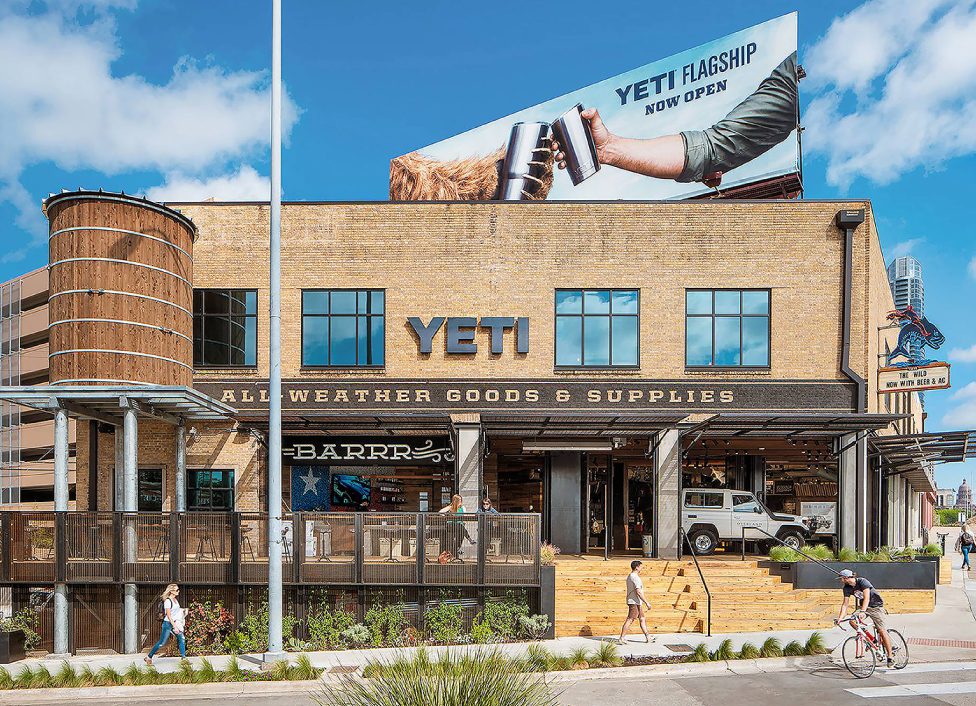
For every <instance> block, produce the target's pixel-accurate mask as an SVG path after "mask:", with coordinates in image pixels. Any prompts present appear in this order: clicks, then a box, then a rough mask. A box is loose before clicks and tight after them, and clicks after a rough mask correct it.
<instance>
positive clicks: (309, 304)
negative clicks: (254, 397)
mask: <svg viewBox="0 0 976 706" xmlns="http://www.w3.org/2000/svg"><path fill="white" fill-rule="evenodd" d="M384 299H385V297H384V292H383V290H381V289H315V290H312V289H310V290H305V291H304V292H302V365H329V366H340V367H348V366H368V365H375V366H380V365H383V362H384V348H385V321H384V318H385V317H384V312H385V306H384V305H385V301H384Z"/></svg>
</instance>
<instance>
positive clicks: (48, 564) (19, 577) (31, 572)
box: [10, 512, 55, 582]
mask: <svg viewBox="0 0 976 706" xmlns="http://www.w3.org/2000/svg"><path fill="white" fill-rule="evenodd" d="M54 525H55V514H54V513H53V512H13V513H11V517H10V540H11V562H10V580H11V581H39V582H52V581H54V579H55V552H54V547H55V542H54V539H55V537H54Z"/></svg>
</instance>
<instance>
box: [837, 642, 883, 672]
mask: <svg viewBox="0 0 976 706" xmlns="http://www.w3.org/2000/svg"><path fill="white" fill-rule="evenodd" d="M840 653H841V656H842V657H843V658H844V666H845V667H847V671H849V672H850V673H851V674H853V675H854V676H855V677H857V678H858V679H867V678H868V677H869V676H871V675H872V674H874V667H875V664H876V660H875V657H874V650H873V649H871V646H870V645H868V644H867V643H866V642H864V641H863V640H861V638H860V637H859V636H857V635H853V636H851V637H849V638H847V639H846V640H844V645H843V647H841V650H840Z"/></svg>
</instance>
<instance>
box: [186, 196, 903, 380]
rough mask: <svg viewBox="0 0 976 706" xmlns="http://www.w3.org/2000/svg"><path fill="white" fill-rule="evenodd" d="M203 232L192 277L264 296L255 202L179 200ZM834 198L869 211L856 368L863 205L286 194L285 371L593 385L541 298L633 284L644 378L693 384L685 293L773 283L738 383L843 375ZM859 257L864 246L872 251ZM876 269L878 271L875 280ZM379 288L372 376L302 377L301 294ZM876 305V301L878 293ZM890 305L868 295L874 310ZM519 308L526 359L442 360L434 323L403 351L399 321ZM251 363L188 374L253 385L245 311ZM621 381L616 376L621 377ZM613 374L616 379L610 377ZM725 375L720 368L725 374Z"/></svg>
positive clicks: (263, 216)
mask: <svg viewBox="0 0 976 706" xmlns="http://www.w3.org/2000/svg"><path fill="white" fill-rule="evenodd" d="M178 207H179V208H180V210H182V211H183V212H184V213H186V214H187V215H188V216H190V217H191V218H192V219H193V220H194V222H195V223H196V224H197V226H198V227H199V228H200V238H199V240H198V241H197V243H196V245H195V250H194V268H195V269H194V277H195V281H194V285H195V286H198V287H245V286H246V287H256V288H258V289H259V308H258V310H259V312H264V311H267V305H268V290H267V286H268V268H267V262H268V245H267V243H268V237H267V232H268V208H267V207H266V206H262V205H242V204H237V205H222V204H192V205H180V206H178ZM842 208H866V209H867V211H868V220H867V223H866V224H865V225H864V226H861V228H859V229H858V237H857V242H856V253H855V297H854V307H855V309H854V316H853V321H852V365H853V366H854V368H855V369H857V370H859V371H861V372H862V374H867V370H868V362H869V358H870V357H871V354H872V350H871V349H872V344H871V342H870V339H871V337H872V336H873V335H875V334H874V333H873V330H872V331H869V329H870V328H871V325H870V323H869V321H868V319H869V310H870V309H871V306H872V304H871V301H870V300H871V298H872V297H876V296H878V293H877V292H876V291H872V289H871V277H869V274H868V273H869V271H870V272H873V271H874V270H876V269H877V270H878V271H879V272H880V273H881V274H880V276H881V277H884V263H883V261H882V260H881V259H880V248H877V246H876V242H877V235H876V232H875V230H874V227H873V217H872V214H871V212H870V204H869V203H867V202H813V201H787V202H782V201H781V202H768V203H742V202H740V203H735V202H697V203H654V204H635V203H620V204H605V203H604V204H580V203H537V204H535V203H533V204H502V203H450V204H422V203H411V204H369V203H364V204H286V205H285V206H284V207H283V212H282V244H283V245H282V248H283V250H282V311H283V317H282V351H283V367H282V374H283V376H284V377H286V378H297V377H309V378H313V377H314V378H321V377H331V376H339V377H342V376H350V375H353V376H355V377H358V378H362V377H368V376H371V375H376V376H382V375H384V374H386V375H390V376H396V377H407V378H438V377H448V378H451V377H453V378H465V377H492V376H504V377H506V378H539V377H554V376H558V377H560V378H565V377H566V376H570V377H582V378H587V377H601V376H604V375H605V373H602V372H580V373H566V372H558V373H554V370H553V360H554V358H553V336H552V331H553V326H554V322H553V317H554V312H553V308H554V306H553V290H554V289H555V288H557V287H581V288H582V287H634V288H639V289H640V290H641V341H640V363H641V368H640V370H638V371H635V372H633V373H630V374H632V375H635V376H640V377H642V378H661V379H681V378H687V379H701V378H702V377H703V376H704V377H708V376H709V375H711V376H712V377H715V376H714V375H713V374H711V373H697V372H686V371H685V369H684V290H685V288H689V287H706V288H708V287H729V288H735V287H743V288H751V287H768V288H770V289H771V290H772V361H771V369H770V371H769V372H768V373H766V372H764V373H749V374H746V373H738V374H736V375H735V377H736V378H737V379H748V378H759V379H762V378H766V377H769V378H773V379H817V380H824V379H835V380H844V379H845V378H844V376H843V375H842V374H841V373H840V326H841V321H842V308H841V307H842V303H843V297H842V284H843V244H844V243H843V233H842V232H841V231H839V230H838V229H837V227H836V226H835V225H834V217H835V214H836V213H837V211H838V210H840V209H842ZM872 249H874V250H876V251H877V253H876V255H875V256H874V257H872V252H871V251H872ZM878 276H879V275H877V274H876V275H875V278H876V277H878ZM314 287H326V288H328V287H335V288H343V287H347V288H349V287H379V288H384V289H386V307H387V323H386V326H387V332H386V337H387V338H386V356H387V362H386V372H385V373H384V372H369V371H363V370H358V371H353V372H352V373H349V372H348V371H347V372H342V371H323V370H303V369H302V367H301V290H302V289H303V288H314ZM889 298H890V297H889ZM884 306H887V304H886V303H885V304H882V305H881V308H884ZM435 315H440V316H481V315H495V316H529V317H531V328H532V330H531V343H532V345H531V351H530V353H529V354H527V355H524V356H522V355H518V354H516V353H515V352H514V345H515V344H514V336H512V335H511V334H509V335H508V336H506V348H505V352H504V353H503V354H502V355H501V356H492V355H491V354H490V352H489V349H488V333H487V331H479V332H478V334H477V343H478V345H479V350H478V353H477V354H476V355H448V354H447V353H446V352H445V350H444V332H443V330H442V331H441V332H439V333H438V335H437V336H436V337H435V339H434V350H433V352H432V353H431V354H430V355H429V356H421V355H420V354H418V353H417V345H416V339H415V337H414V335H413V333H412V331H411V330H410V328H409V327H408V325H407V323H406V318H407V317H408V316H420V317H422V318H423V319H424V320H425V321H427V320H429V318H430V317H432V316H435ZM258 335H259V359H258V369H257V371H254V372H246V373H243V374H242V372H241V371H226V370H208V369H202V370H198V371H197V376H198V377H205V378H209V379H214V378H220V377H233V378H238V379H239V378H241V377H247V376H253V377H265V378H266V377H267V375H268V372H267V366H268V361H267V357H266V355H265V354H264V351H266V350H267V336H268V324H267V318H266V316H262V317H261V319H260V321H259V334H258ZM625 374H626V373H625ZM615 375H619V374H618V373H615ZM725 377H728V375H726V376H725Z"/></svg>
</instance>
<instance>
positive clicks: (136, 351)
mask: <svg viewBox="0 0 976 706" xmlns="http://www.w3.org/2000/svg"><path fill="white" fill-rule="evenodd" d="M44 210H45V213H46V214H47V217H48V221H49V223H50V232H51V239H50V263H51V264H50V266H49V267H50V303H49V311H50V321H51V323H50V376H51V382H52V383H61V384H78V385H93V384H149V385H190V384H191V381H192V376H193V368H192V365H193V338H192V337H193V284H192V283H193V241H194V240H195V239H196V235H197V230H196V226H194V225H193V222H192V221H191V220H190V219H189V218H187V217H186V216H184V215H183V214H181V213H179V212H177V211H174V210H173V209H171V208H167V207H166V206H162V205H160V204H157V203H153V202H151V201H147V200H144V199H138V198H135V197H133V196H127V195H125V194H114V193H108V192H102V191H97V192H93V191H73V192H65V193H61V194H57V195H55V196H52V197H50V198H48V199H47V201H45V202H44Z"/></svg>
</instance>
